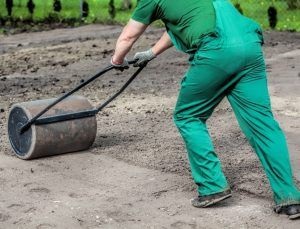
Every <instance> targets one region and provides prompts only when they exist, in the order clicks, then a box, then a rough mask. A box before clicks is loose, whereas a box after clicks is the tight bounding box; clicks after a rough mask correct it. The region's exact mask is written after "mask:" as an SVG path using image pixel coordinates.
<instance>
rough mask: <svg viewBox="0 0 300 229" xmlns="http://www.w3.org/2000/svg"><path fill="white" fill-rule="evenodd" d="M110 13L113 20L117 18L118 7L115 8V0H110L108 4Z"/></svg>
mask: <svg viewBox="0 0 300 229" xmlns="http://www.w3.org/2000/svg"><path fill="white" fill-rule="evenodd" d="M108 13H109V16H110V17H111V19H114V18H115V16H116V7H115V2H114V0H109V3H108Z"/></svg>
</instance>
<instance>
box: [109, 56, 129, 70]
mask: <svg viewBox="0 0 300 229" xmlns="http://www.w3.org/2000/svg"><path fill="white" fill-rule="evenodd" d="M110 64H111V65H112V66H114V67H115V68H116V69H118V70H120V71H122V72H123V71H124V69H128V68H129V63H128V60H127V59H126V58H125V59H124V60H123V63H122V64H116V63H114V61H113V57H112V58H111V59H110Z"/></svg>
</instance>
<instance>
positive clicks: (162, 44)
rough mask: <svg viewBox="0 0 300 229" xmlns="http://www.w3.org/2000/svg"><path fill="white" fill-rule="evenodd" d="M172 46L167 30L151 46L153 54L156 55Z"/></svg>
mask: <svg viewBox="0 0 300 229" xmlns="http://www.w3.org/2000/svg"><path fill="white" fill-rule="evenodd" d="M172 46H173V44H172V41H171V38H170V36H169V34H168V33H167V32H164V34H163V35H162V37H161V38H160V39H159V41H158V42H157V43H156V44H155V45H154V46H153V47H152V48H151V50H152V52H153V54H154V55H155V56H158V55H159V54H161V53H163V52H164V51H166V50H167V49H168V48H171V47H172Z"/></svg>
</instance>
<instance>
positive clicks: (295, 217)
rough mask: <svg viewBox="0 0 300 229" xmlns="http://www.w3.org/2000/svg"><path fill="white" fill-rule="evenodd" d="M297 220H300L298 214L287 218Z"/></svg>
mask: <svg viewBox="0 0 300 229" xmlns="http://www.w3.org/2000/svg"><path fill="white" fill-rule="evenodd" d="M298 218H300V213H297V214H294V215H290V216H289V219H298Z"/></svg>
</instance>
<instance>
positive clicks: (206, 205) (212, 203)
mask: <svg viewBox="0 0 300 229" xmlns="http://www.w3.org/2000/svg"><path fill="white" fill-rule="evenodd" d="M231 196H232V194H227V195H226V196H222V197H220V198H218V199H215V200H212V201H211V202H209V203H207V204H205V205H203V206H194V205H193V204H192V200H191V204H192V205H193V206H194V207H196V208H206V207H209V206H211V205H214V204H216V203H218V202H220V201H222V200H225V199H228V198H230V197H231Z"/></svg>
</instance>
